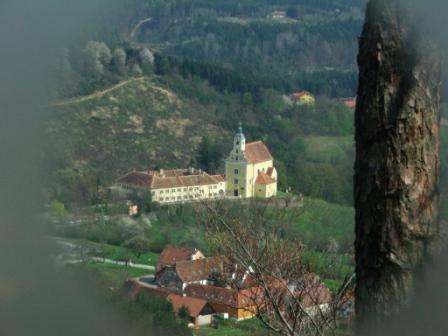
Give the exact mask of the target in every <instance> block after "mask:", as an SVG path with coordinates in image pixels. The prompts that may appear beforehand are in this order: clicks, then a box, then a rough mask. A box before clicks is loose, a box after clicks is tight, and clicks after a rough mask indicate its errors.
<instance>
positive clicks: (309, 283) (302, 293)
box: [296, 273, 332, 307]
mask: <svg viewBox="0 0 448 336" xmlns="http://www.w3.org/2000/svg"><path fill="white" fill-rule="evenodd" d="M297 285H298V286H297V290H296V295H297V296H298V298H299V299H300V301H301V303H302V304H303V306H304V307H313V306H316V305H321V304H325V303H329V302H331V298H332V297H331V293H330V290H329V289H328V288H327V287H326V286H325V285H324V284H323V283H322V281H321V280H320V278H319V276H318V275H317V274H315V273H306V274H304V275H303V276H302V277H301V278H300V279H299V281H298V284H297Z"/></svg>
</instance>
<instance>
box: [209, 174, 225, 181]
mask: <svg viewBox="0 0 448 336" xmlns="http://www.w3.org/2000/svg"><path fill="white" fill-rule="evenodd" d="M212 177H213V178H214V179H215V180H216V181H218V182H225V181H226V179H225V177H224V176H222V175H212Z"/></svg>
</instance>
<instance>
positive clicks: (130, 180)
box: [118, 171, 154, 188]
mask: <svg viewBox="0 0 448 336" xmlns="http://www.w3.org/2000/svg"><path fill="white" fill-rule="evenodd" d="M153 177H154V176H153V175H152V174H151V173H149V172H138V171H133V172H130V173H128V174H126V175H124V176H123V177H121V178H119V179H118V182H119V183H122V184H127V185H132V186H135V187H138V188H149V187H150V186H151V184H152V181H153Z"/></svg>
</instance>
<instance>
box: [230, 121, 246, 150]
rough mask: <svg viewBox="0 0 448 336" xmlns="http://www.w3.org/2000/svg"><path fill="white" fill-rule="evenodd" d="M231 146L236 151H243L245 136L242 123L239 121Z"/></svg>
mask: <svg viewBox="0 0 448 336" xmlns="http://www.w3.org/2000/svg"><path fill="white" fill-rule="evenodd" d="M233 147H234V148H235V150H236V152H237V153H238V151H239V152H243V151H244V150H245V149H246V137H245V136H244V133H243V124H242V123H241V122H239V127H238V132H237V133H236V134H235V137H234V140H233Z"/></svg>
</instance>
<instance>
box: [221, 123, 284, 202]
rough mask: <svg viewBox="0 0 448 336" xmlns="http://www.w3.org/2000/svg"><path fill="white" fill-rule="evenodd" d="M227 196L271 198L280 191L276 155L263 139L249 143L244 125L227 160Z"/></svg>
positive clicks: (234, 140) (236, 135) (235, 138)
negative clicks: (244, 131)
mask: <svg viewBox="0 0 448 336" xmlns="http://www.w3.org/2000/svg"><path fill="white" fill-rule="evenodd" d="M226 181H227V191H226V194H227V196H231V197H242V198H251V197H258V198H270V197H273V196H275V195H276V194H277V170H276V169H275V167H274V158H273V157H272V155H271V153H270V152H269V150H268V148H267V147H266V145H265V144H264V143H263V142H262V141H255V142H251V143H246V137H245V136H244V134H243V129H242V127H241V126H240V128H239V130H238V132H237V133H236V134H235V136H234V139H233V149H232V151H231V153H230V155H229V157H228V158H227V160H226Z"/></svg>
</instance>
